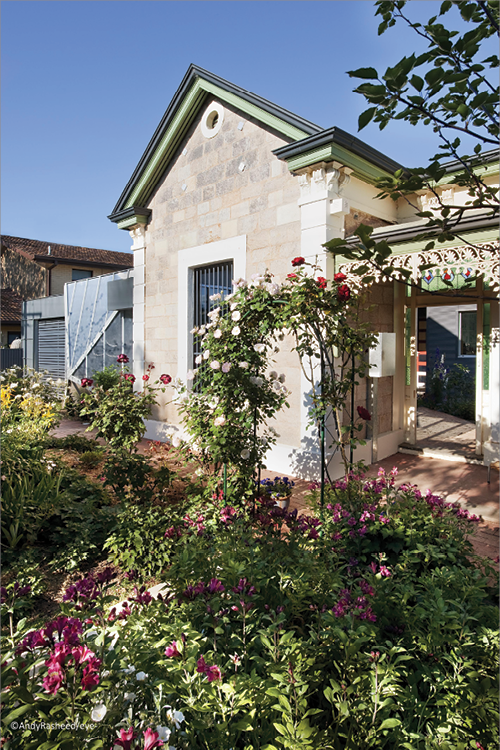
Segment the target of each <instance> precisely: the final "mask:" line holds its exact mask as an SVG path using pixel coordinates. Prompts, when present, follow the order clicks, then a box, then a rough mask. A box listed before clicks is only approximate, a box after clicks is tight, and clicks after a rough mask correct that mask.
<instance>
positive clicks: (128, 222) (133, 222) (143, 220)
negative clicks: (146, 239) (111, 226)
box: [116, 216, 149, 229]
mask: <svg viewBox="0 0 500 750" xmlns="http://www.w3.org/2000/svg"><path fill="white" fill-rule="evenodd" d="M148 219H149V217H148V216H130V217H129V218H128V219H123V220H122V221H119V222H118V223H117V225H116V226H117V227H118V229H128V228H129V227H134V226H137V224H147V223H148Z"/></svg>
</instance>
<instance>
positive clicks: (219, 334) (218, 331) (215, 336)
mask: <svg viewBox="0 0 500 750" xmlns="http://www.w3.org/2000/svg"><path fill="white" fill-rule="evenodd" d="M221 336H222V331H221V329H220V328H217V330H216V331H214V339H220V337H221Z"/></svg>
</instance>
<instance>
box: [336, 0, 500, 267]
mask: <svg viewBox="0 0 500 750" xmlns="http://www.w3.org/2000/svg"><path fill="white" fill-rule="evenodd" d="M411 5H412V4H411V3H409V4H408V3H407V0H378V2H376V8H377V10H376V15H378V16H380V17H381V19H382V20H381V23H380V25H379V27H378V33H379V35H380V34H383V33H384V32H386V31H387V29H389V28H390V27H392V26H394V25H395V24H396V23H406V24H407V25H408V26H409V27H410V28H412V29H413V30H414V32H415V34H416V35H418V37H420V38H422V39H424V40H426V41H427V42H428V46H427V49H426V51H425V52H423V53H422V54H419V55H418V54H414V53H413V54H410V55H409V56H407V57H403V59H402V60H400V61H399V62H397V63H396V64H395V65H394V66H392V67H389V68H387V69H386V71H385V73H383V74H379V73H378V72H377V70H376V69H375V68H372V67H368V68H359V69H358V70H352V71H349V72H348V75H349V76H351V78H357V79H359V80H361V81H363V82H362V83H360V84H359V86H358V87H357V88H356V89H355V91H356V92H357V93H360V94H362V95H363V96H364V97H365V99H366V101H367V102H368V104H369V105H370V106H369V108H368V109H366V110H365V111H364V112H363V113H362V114H361V115H360V117H359V121H358V126H359V130H362V129H363V128H365V127H366V126H367V125H368V124H369V123H371V122H375V123H377V124H378V126H379V128H380V129H381V130H382V129H383V128H385V127H386V126H387V125H388V124H389V123H391V122H392V121H394V120H404V121H406V122H408V123H409V124H410V125H414V126H415V125H417V124H418V123H423V124H424V125H427V126H429V127H431V128H432V129H433V131H434V133H435V134H436V136H437V140H438V141H439V146H438V151H437V153H436V154H434V156H432V157H431V159H430V161H429V164H427V165H426V166H425V167H416V168H404V169H401V170H398V171H397V172H396V173H395V174H394V175H393V176H391V177H388V178H385V179H383V180H380V181H379V182H378V183H377V185H378V187H379V188H380V190H381V192H380V193H379V194H378V196H377V197H380V198H384V197H387V196H390V197H391V198H392V199H393V200H395V201H396V200H399V199H401V198H403V199H404V200H406V201H407V202H408V203H410V205H412V206H413V207H414V208H415V210H416V215H417V216H418V217H421V218H423V219H426V220H427V221H426V223H425V225H424V228H425V232H423V233H422V235H421V237H426V238H427V239H429V242H428V245H427V248H426V249H431V248H433V247H434V246H435V243H436V242H438V243H439V242H446V241H448V240H453V239H455V238H457V239H459V240H461V241H462V237H461V234H460V228H461V225H462V226H463V221H464V219H465V218H467V217H468V216H470V215H471V213H472V212H477V211H478V210H479V209H484V210H485V212H486V215H487V216H489V217H493V216H497V215H498V209H499V204H498V191H497V188H496V187H493V186H491V185H489V184H488V183H487V181H486V180H485V179H484V175H485V172H486V170H487V167H488V162H491V159H492V155H491V150H492V149H494V148H496V147H498V136H499V125H498V98H499V89H498V84H497V78H498V74H497V73H495V71H494V69H496V68H498V65H499V60H498V55H496V54H494V55H490V56H487V57H484V45H485V42H486V40H488V39H489V38H490V37H492V36H494V35H496V36H498V34H499V4H498V2H497V1H496V0H475V1H473V2H468V1H467V0H445V2H443V3H442V4H441V6H440V9H439V13H438V15H437V16H433V17H432V18H430V19H429V20H428V22H427V23H425V24H421V23H417V22H414V21H412V20H411V19H410V17H409V16H408V14H407V10H408V9H409V10H410V11H411ZM457 10H458V13H459V14H460V16H461V18H462V19H463V21H464V22H465V23H466V26H467V27H470V29H469V30H467V31H465V32H464V33H460V32H459V31H456V30H451V26H452V24H453V15H454V13H455V14H456V11H457ZM461 25H463V24H461ZM485 149H486V151H485ZM487 152H490V153H489V154H488V153H487ZM446 184H453V185H455V186H458V187H461V188H464V189H465V190H466V192H467V193H468V196H469V197H468V200H467V201H466V203H465V205H461V204H457V205H455V204H454V203H450V202H449V201H446V202H445V201H444V200H443V196H442V192H441V189H440V188H442V187H443V185H444V186H446ZM423 190H426V191H430V193H431V194H432V196H433V199H434V201H433V202H434V206H436V209H435V210H433V211H427V210H421V207H420V206H418V205H417V204H416V201H415V194H416V193H417V192H418V191H423ZM371 232H372V230H371V228H370V227H366V226H364V225H361V226H360V227H358V230H357V231H356V234H357V235H358V237H359V239H360V242H359V244H358V245H357V247H353V246H352V245H351V246H347V245H345V242H344V241H343V240H338V239H335V240H332V241H330V242H329V243H327V244H326V247H327V248H328V249H330V250H335V251H336V252H339V251H341V252H342V255H343V256H344V257H346V258H348V259H351V260H363V261H367V262H368V266H367V272H371V271H370V268H369V267H371V268H372V269H373V266H375V267H378V268H379V269H380V268H383V267H386V266H387V259H388V257H389V255H390V252H391V251H390V248H389V246H388V245H387V243H386V242H381V243H376V242H375V241H374V240H373V239H372V238H371Z"/></svg>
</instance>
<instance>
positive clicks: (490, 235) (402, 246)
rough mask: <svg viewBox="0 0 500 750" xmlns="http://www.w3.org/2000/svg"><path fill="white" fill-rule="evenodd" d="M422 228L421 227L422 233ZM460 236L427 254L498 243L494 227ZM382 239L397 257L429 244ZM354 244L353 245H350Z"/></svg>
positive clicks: (339, 258) (342, 259)
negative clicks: (482, 243)
mask: <svg viewBox="0 0 500 750" xmlns="http://www.w3.org/2000/svg"><path fill="white" fill-rule="evenodd" d="M423 230H424V228H423V227H422V231H423ZM460 234H461V236H462V237H463V238H464V241H462V240H460V239H458V238H455V239H453V240H448V241H447V242H436V245H435V247H434V248H433V250H430V251H429V252H439V251H440V250H446V249H447V248H449V247H463V246H467V245H468V244H470V245H476V244H479V243H481V242H497V243H498V229H496V228H495V227H488V228H487V229H476V230H474V231H472V232H461V233H460ZM372 237H373V239H374V240H375V241H376V242H377V241H378V240H379V238H378V237H377V236H376V235H372ZM381 239H384V240H385V241H386V242H387V244H388V245H390V246H391V249H392V256H391V257H394V256H397V255H411V254H413V253H419V252H423V251H424V249H425V246H426V245H427V244H428V243H429V241H430V240H429V239H426V240H407V241H405V242H391V240H390V237H388V236H387V234H385V235H384V237H383V238H382V237H381V238H380V240H381ZM352 244H354V243H352ZM335 261H336V262H337V263H339V264H343V263H353V262H356V261H352V260H351V259H350V258H346V257H345V256H344V255H340V254H339V255H335Z"/></svg>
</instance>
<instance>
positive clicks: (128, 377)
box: [123, 372, 135, 383]
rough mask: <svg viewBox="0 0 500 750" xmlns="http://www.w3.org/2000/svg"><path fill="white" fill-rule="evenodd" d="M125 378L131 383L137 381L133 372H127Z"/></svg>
mask: <svg viewBox="0 0 500 750" xmlns="http://www.w3.org/2000/svg"><path fill="white" fill-rule="evenodd" d="M123 379H124V380H126V381H128V382H129V383H135V375H132V373H131V372H127V374H126V375H124V376H123Z"/></svg>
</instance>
